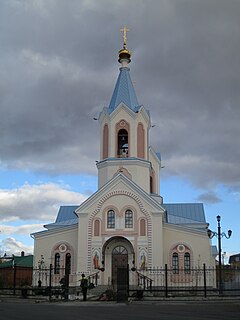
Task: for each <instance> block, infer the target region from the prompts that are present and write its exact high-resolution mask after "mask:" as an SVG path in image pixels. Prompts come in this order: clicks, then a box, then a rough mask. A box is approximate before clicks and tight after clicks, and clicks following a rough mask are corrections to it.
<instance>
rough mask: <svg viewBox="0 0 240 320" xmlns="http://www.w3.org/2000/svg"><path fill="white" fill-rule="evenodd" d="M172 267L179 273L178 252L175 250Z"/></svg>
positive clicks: (174, 271)
mask: <svg viewBox="0 0 240 320" xmlns="http://www.w3.org/2000/svg"><path fill="white" fill-rule="evenodd" d="M172 269H173V273H178V271H179V261H178V254H177V253H176V252H174V253H173V255H172Z"/></svg>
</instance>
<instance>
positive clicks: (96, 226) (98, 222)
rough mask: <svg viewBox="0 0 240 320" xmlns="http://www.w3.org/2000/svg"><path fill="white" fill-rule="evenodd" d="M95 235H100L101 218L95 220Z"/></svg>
mask: <svg viewBox="0 0 240 320" xmlns="http://www.w3.org/2000/svg"><path fill="white" fill-rule="evenodd" d="M93 235H94V236H95V237H99V236H100V221H99V220H95V221H94V233H93Z"/></svg>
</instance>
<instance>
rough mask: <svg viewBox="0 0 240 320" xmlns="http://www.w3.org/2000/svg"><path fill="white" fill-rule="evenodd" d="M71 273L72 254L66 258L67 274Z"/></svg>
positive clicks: (68, 254)
mask: <svg viewBox="0 0 240 320" xmlns="http://www.w3.org/2000/svg"><path fill="white" fill-rule="evenodd" d="M70 273H71V254H70V253H67V254H66V258H65V274H70Z"/></svg>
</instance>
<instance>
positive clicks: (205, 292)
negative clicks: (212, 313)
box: [203, 263, 207, 298]
mask: <svg viewBox="0 0 240 320" xmlns="http://www.w3.org/2000/svg"><path fill="white" fill-rule="evenodd" d="M203 283H204V297H205V298H207V281H206V265H205V263H204V264H203Z"/></svg>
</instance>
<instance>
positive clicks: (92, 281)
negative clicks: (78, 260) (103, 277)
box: [88, 271, 100, 287]
mask: <svg viewBox="0 0 240 320" xmlns="http://www.w3.org/2000/svg"><path fill="white" fill-rule="evenodd" d="M99 273H100V271H97V272H94V273H92V274H90V275H89V276H88V285H89V286H94V287H97V285H98V278H99Z"/></svg>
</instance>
